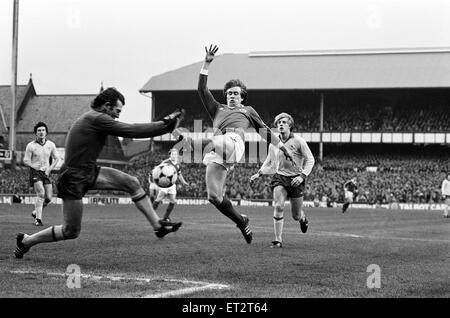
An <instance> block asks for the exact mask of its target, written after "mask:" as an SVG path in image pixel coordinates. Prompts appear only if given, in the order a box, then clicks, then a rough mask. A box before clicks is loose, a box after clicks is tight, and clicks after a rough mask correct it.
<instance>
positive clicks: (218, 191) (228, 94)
mask: <svg viewBox="0 0 450 318" xmlns="http://www.w3.org/2000/svg"><path fill="white" fill-rule="evenodd" d="M205 51H206V56H205V60H204V61H203V66H202V69H201V70H200V75H199V80H198V92H199V95H200V99H201V101H202V103H203V105H204V106H205V108H206V110H207V112H208V115H209V116H210V117H211V119H213V129H214V136H213V138H212V140H211V142H210V144H209V146H210V147H211V152H209V153H207V154H206V155H205V157H204V158H203V163H204V164H205V165H206V176H205V179H206V190H207V193H208V200H209V202H211V203H212V204H213V205H214V206H215V207H216V208H217V209H218V210H219V211H220V212H221V213H222V214H224V215H225V216H226V217H228V218H229V219H230V220H232V221H233V222H234V223H235V224H236V226H237V227H238V228H239V229H240V230H241V232H242V235H243V236H244V238H245V240H246V242H247V243H248V244H250V243H251V242H252V237H253V233H252V231H251V230H250V228H249V218H248V217H247V216H246V215H241V214H240V213H238V212H237V211H236V209H235V208H234V207H233V205H232V204H231V201H230V200H229V199H228V198H227V197H225V196H224V195H223V193H224V187H225V181H226V177H227V173H228V169H229V167H230V166H231V165H233V164H235V163H238V162H239V161H240V160H241V159H242V156H243V155H244V153H245V144H244V132H245V130H246V129H248V128H255V129H256V130H257V131H258V133H259V134H260V135H261V136H262V137H263V139H266V140H267V141H268V142H269V143H272V144H273V145H275V146H276V147H277V148H279V149H281V150H282V151H283V153H284V154H285V155H286V156H287V157H288V158H290V159H291V160H292V154H291V153H290V151H289V150H288V149H287V147H284V145H283V143H282V142H281V141H280V139H279V138H278V137H277V136H276V135H275V134H273V133H272V131H271V130H270V128H269V127H268V126H267V125H266V124H265V123H264V122H263V121H262V120H261V118H260V116H259V115H258V113H257V112H256V111H255V109H254V108H253V107H251V106H244V103H245V101H246V99H247V88H246V86H245V85H244V83H242V81H241V80H239V79H233V80H230V81H228V82H227V83H225V86H224V88H223V94H224V97H225V98H226V101H227V103H226V105H224V104H221V103H219V102H218V101H216V100H215V99H214V97H213V95H212V94H211V92H210V91H209V89H208V87H207V80H208V68H209V65H210V64H211V62H212V61H213V60H214V56H215V54H216V53H217V51H218V47H217V46H215V45H214V46H212V45H210V47H209V48H207V47H205Z"/></svg>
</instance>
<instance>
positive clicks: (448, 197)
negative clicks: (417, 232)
mask: <svg viewBox="0 0 450 318" xmlns="http://www.w3.org/2000/svg"><path fill="white" fill-rule="evenodd" d="M441 193H442V197H443V198H444V218H448V217H449V216H448V206H449V205H450V173H448V174H447V178H446V179H444V181H442V187H441Z"/></svg>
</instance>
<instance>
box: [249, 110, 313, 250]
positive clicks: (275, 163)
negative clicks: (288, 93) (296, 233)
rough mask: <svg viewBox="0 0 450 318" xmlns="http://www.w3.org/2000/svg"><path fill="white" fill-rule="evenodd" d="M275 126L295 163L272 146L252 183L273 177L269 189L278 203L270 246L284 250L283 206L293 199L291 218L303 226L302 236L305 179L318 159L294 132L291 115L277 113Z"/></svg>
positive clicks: (303, 140) (304, 224)
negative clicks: (264, 175)
mask: <svg viewBox="0 0 450 318" xmlns="http://www.w3.org/2000/svg"><path fill="white" fill-rule="evenodd" d="M274 125H275V126H276V127H277V128H278V131H279V133H280V135H279V138H280V140H281V142H283V143H284V146H285V147H287V148H288V149H290V151H291V152H292V154H293V157H294V162H295V164H293V163H292V161H290V160H288V159H287V158H286V156H285V155H284V154H283V152H282V151H281V150H279V149H277V148H276V147H275V146H273V144H271V145H270V146H269V153H268V155H267V158H266V160H265V161H264V163H263V164H262V166H261V168H260V169H259V170H258V172H257V173H256V174H254V175H252V176H251V177H250V181H254V180H255V179H256V178H259V177H260V176H261V175H262V174H273V178H272V181H271V183H270V187H271V188H272V191H273V200H274V201H275V209H274V211H273V227H274V233H275V240H274V241H272V245H271V247H274V248H281V247H283V244H282V241H283V240H282V234H283V226H284V206H285V203H286V200H287V199H290V202H291V213H292V218H293V219H294V220H295V221H298V222H299V223H300V229H301V231H302V232H303V233H306V231H307V230H308V220H307V218H306V215H305V212H304V211H303V209H302V207H303V191H304V190H305V185H306V178H307V176H308V175H309V174H310V173H311V170H312V168H313V166H314V162H315V160H314V156H313V154H312V153H311V150H310V149H309V147H308V144H307V143H306V141H305V139H303V138H302V137H300V136H295V135H294V134H293V133H292V128H293V127H294V119H293V118H292V116H291V115H289V114H287V113H281V114H278V115H277V116H276V117H275V121H274Z"/></svg>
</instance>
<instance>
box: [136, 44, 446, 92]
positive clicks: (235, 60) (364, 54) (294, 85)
mask: <svg viewBox="0 0 450 318" xmlns="http://www.w3.org/2000/svg"><path fill="white" fill-rule="evenodd" d="M202 63H203V61H200V62H197V63H194V64H191V65H187V66H184V67H181V68H179V69H176V70H173V71H169V72H166V73H163V74H160V75H157V76H153V77H152V78H150V80H149V81H148V82H147V83H146V84H145V85H144V86H143V87H142V88H141V90H140V92H157V91H182V90H196V89H197V81H198V74H199V70H200V68H201V65H202ZM232 78H239V79H241V80H243V81H244V83H245V84H246V85H247V88H248V89H250V90H292V89H360V88H432V87H433V88H439V87H450V48H420V49H419V48H410V49H384V50H379V49H373V50H341V51H296V52H252V53H249V54H222V55H218V56H217V57H216V58H215V60H214V62H213V63H212V64H211V66H210V75H209V80H208V87H209V88H210V89H211V90H221V89H222V88H223V85H224V84H225V82H227V81H228V80H230V79H232Z"/></svg>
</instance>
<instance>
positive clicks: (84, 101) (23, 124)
mask: <svg viewBox="0 0 450 318" xmlns="http://www.w3.org/2000/svg"><path fill="white" fill-rule="evenodd" d="M95 96H96V95H95V94H94V95H37V96H33V97H32V98H30V100H29V102H28V104H27V109H26V111H25V112H24V113H23V114H22V116H21V118H19V122H18V123H17V130H18V131H33V126H34V125H35V124H36V123H35V121H37V120H42V121H44V122H47V123H51V127H50V124H48V125H49V130H51V131H53V132H67V131H68V130H69V128H70V126H71V125H72V123H73V121H74V120H75V119H77V118H78V117H79V116H80V115H81V114H83V113H85V112H87V111H89V110H90V103H91V101H92V99H94V97H95Z"/></svg>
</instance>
